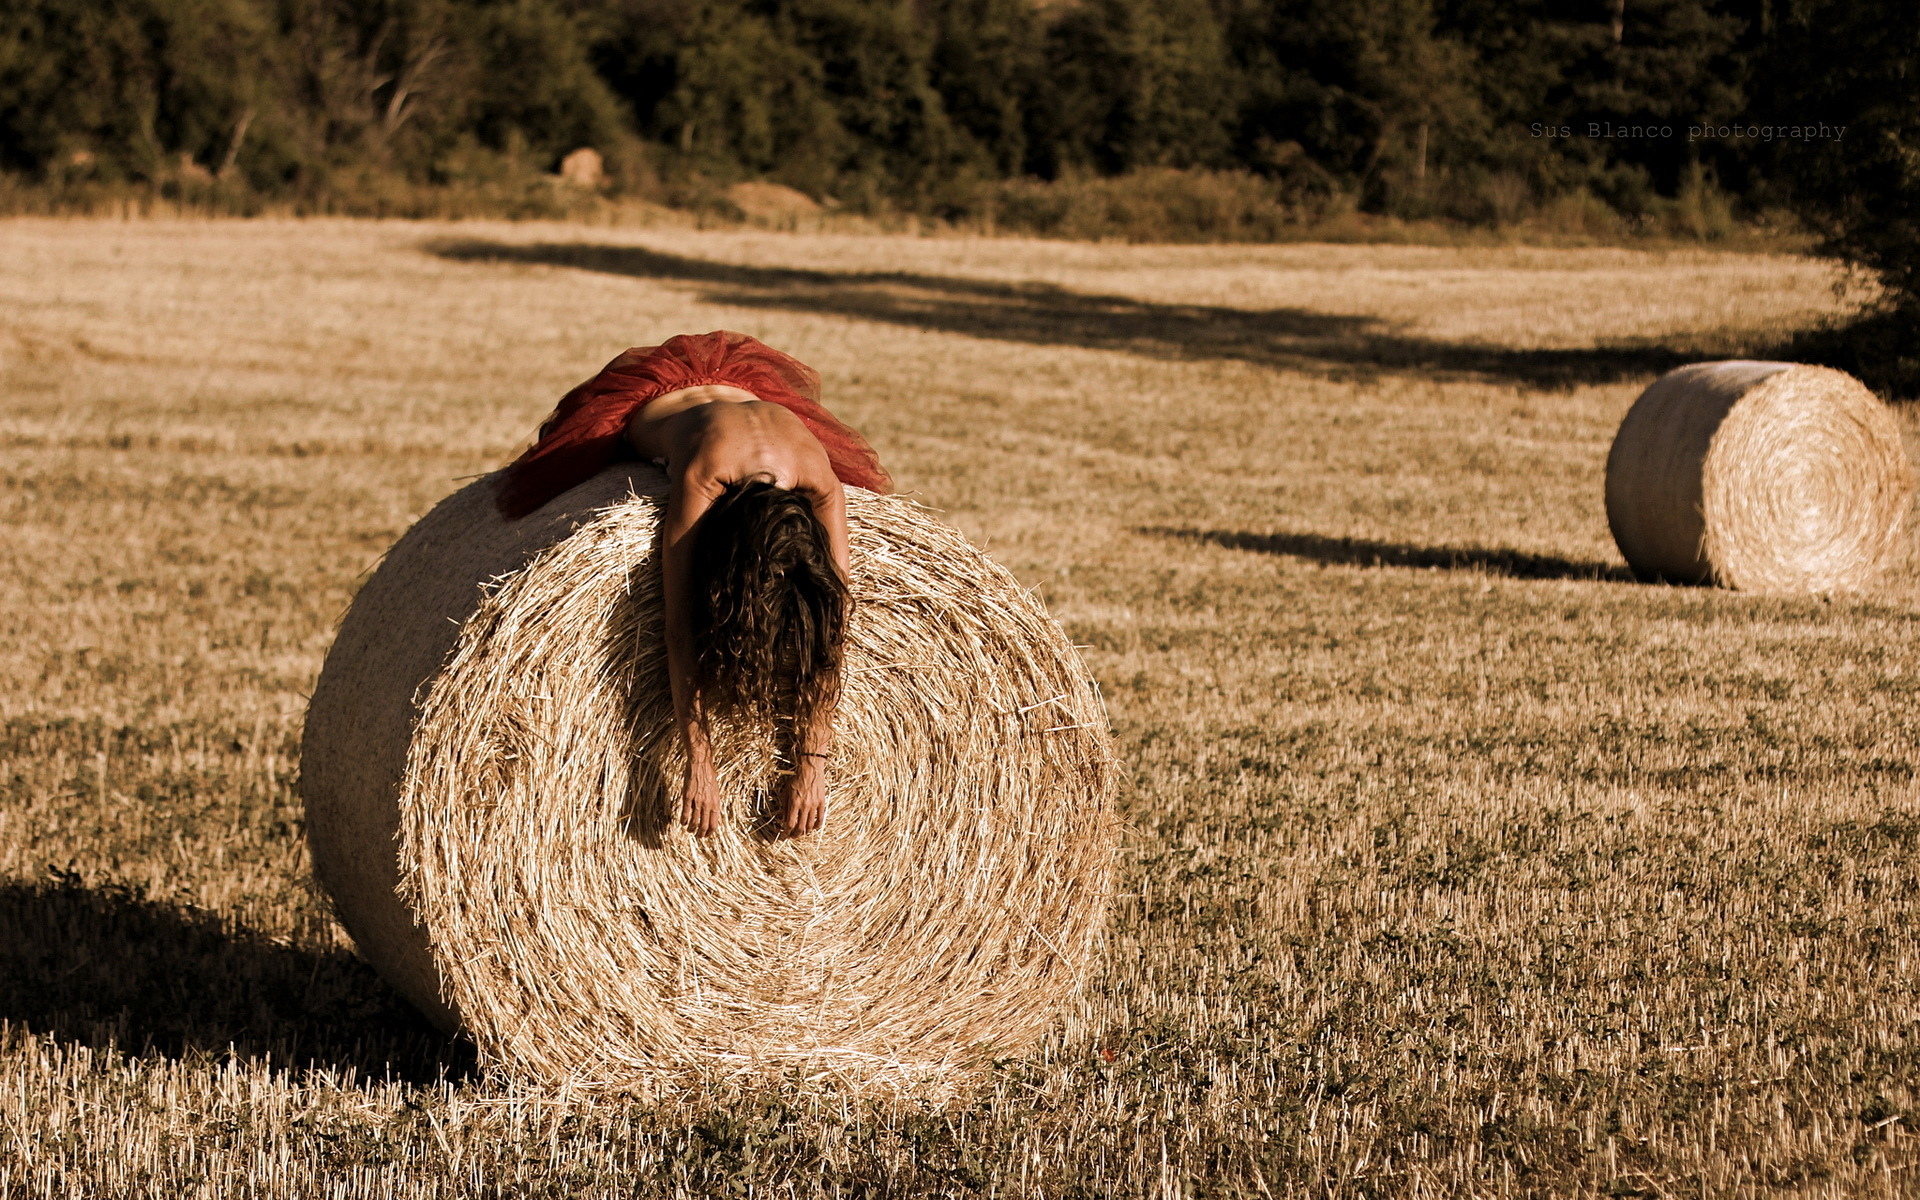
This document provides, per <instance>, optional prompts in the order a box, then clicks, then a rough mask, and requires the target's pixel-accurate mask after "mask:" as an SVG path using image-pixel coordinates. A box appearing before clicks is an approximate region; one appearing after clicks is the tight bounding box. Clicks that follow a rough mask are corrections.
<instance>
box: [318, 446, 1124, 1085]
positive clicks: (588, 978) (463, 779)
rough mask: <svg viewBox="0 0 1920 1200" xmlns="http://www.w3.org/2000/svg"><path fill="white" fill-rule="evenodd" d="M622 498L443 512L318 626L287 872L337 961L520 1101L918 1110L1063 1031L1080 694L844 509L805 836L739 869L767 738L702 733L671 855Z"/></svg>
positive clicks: (652, 600)
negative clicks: (332, 936)
mask: <svg viewBox="0 0 1920 1200" xmlns="http://www.w3.org/2000/svg"><path fill="white" fill-rule="evenodd" d="M665 490H666V478H665V476H664V475H662V474H661V473H660V472H658V471H657V470H655V469H654V468H652V467H648V466H641V465H623V466H621V467H618V468H615V469H613V470H610V471H607V472H605V473H603V474H601V475H600V476H598V477H597V478H595V479H594V480H592V481H590V482H588V483H586V484H583V485H581V486H580V487H578V488H575V489H574V490H573V491H571V492H569V493H567V494H566V495H565V496H562V497H561V498H560V499H558V500H556V501H554V502H553V503H551V504H549V505H548V506H547V507H545V508H543V509H541V510H540V511H539V512H537V513H535V514H534V515H532V516H530V517H528V518H526V519H524V520H522V521H519V522H511V523H510V522H505V521H503V520H501V518H500V517H499V516H498V515H497V514H496V513H495V511H494V499H493V497H494V492H493V479H492V478H491V477H489V478H487V479H483V480H481V481H479V482H478V483H475V484H473V485H471V486H469V487H468V488H466V489H465V490H463V491H461V492H459V493H457V494H456V495H454V496H452V497H450V498H449V499H447V500H446V501H444V502H442V503H441V504H440V505H439V506H438V507H437V508H435V509H434V510H433V512H431V513H430V514H428V515H427V516H426V517H425V518H423V519H422V520H421V521H420V522H419V524H417V525H416V526H415V527H414V528H413V529H412V530H411V531H410V532H408V533H407V535H406V536H405V537H403V538H402V539H401V540H400V542H399V543H398V544H397V545H396V546H395V547H394V548H393V550H392V551H391V552H390V553H389V554H388V556H387V558H386V560H385V561H384V563H383V564H382V565H381V567H380V569H379V570H378V571H377V572H376V573H375V574H374V576H373V577H372V578H371V579H370V580H369V581H368V582H367V584H366V586H365V587H364V588H363V589H362V591H361V592H360V594H359V596H358V597H357V598H356V600H355V601H354V605H353V608H352V610H351V611H350V612H349V613H348V615H347V617H346V619H345V621H344V622H343V623H342V625H341V629H340V633H339V636H338V638H337V639H336V641H335V644H334V647H333V650H332V651H331V653H330V654H329V655H328V658H327V664H326V668H325V670H324V671H323V673H322V675H321V678H320V682H319V685H318V687H317V688H316V689H315V692H314V696H313V702H312V706H311V709H310V712H309V715H308V720H307V731H306V743H305V748H304V753H303V764H302V791H303V794H304V796H305V799H306V803H307V810H308V829H309V837H310V840H311V843H312V848H313V857H314V871H315V874H316V876H317V877H318V879H319V880H320V882H321V883H322V884H323V885H324V886H325V887H326V889H327V890H328V892H329V893H330V894H331V896H332V897H333V900H334V903H335V907H336V910H337V912H338V914H339V916H340V918H341V921H342V923H343V924H344V925H345V926H346V928H347V930H348V932H349V933H351V934H352V935H353V938H354V940H355V943H356V944H357V946H358V948H359V949H360V952H361V953H362V954H363V956H365V957H366V958H367V959H368V960H369V961H370V962H371V963H372V964H373V965H374V966H375V967H376V968H377V969H379V970H380V971H381V972H382V974H383V975H385V976H386V978H387V979H389V980H390V981H391V982H392V983H393V984H394V986H395V987H396V988H398V989H399V990H400V991H402V992H403V993H405V994H406V995H407V996H408V997H409V998H410V999H411V1000H412V1001H413V1002H414V1003H415V1004H417V1005H418V1006H419V1007H420V1008H421V1009H422V1010H423V1011H425V1012H427V1013H428V1014H429V1015H430V1016H432V1017H433V1018H434V1019H435V1020H436V1021H437V1022H439V1023H440V1024H441V1025H442V1026H443V1027H446V1028H449V1029H451V1028H453V1027H454V1026H455V1025H456V1024H457V1025H458V1026H459V1027H462V1028H464V1029H465V1030H466V1031H468V1032H469V1033H470V1034H471V1035H472V1036H473V1038H474V1040H475V1042H476V1043H478V1045H479V1048H480V1050H481V1053H482V1056H483V1059H484V1060H486V1061H487V1062H489V1063H490V1064H492V1065H495V1066H497V1067H502V1068H505V1069H507V1070H508V1071H510V1072H512V1073H514V1074H517V1075H519V1076H521V1077H524V1078H528V1079H531V1080H534V1081H537V1082H540V1083H544V1084H547V1085H565V1086H570V1087H584V1088H587V1089H590V1090H598V1089H623V1090H633V1089H644V1088H646V1087H648V1086H650V1085H652V1084H656V1083H658V1082H660V1081H661V1080H662V1079H663V1078H671V1077H672V1076H674V1075H676V1074H697V1075H702V1076H706V1077H711V1076H712V1074H713V1073H715V1072H718V1073H720V1074H723V1075H725V1074H734V1073H738V1074H762V1073H766V1072H769V1071H791V1070H796V1069H797V1070H799V1071H800V1072H802V1073H803V1074H806V1075H809V1076H815V1075H822V1074H825V1075H831V1076H834V1077H837V1078H840V1079H842V1080H844V1081H847V1082H848V1083H850V1084H852V1085H854V1086H856V1087H878V1088H882V1089H886V1090H899V1089H905V1090H909V1091H911V1090H919V1089H925V1088H932V1089H936V1090H937V1089H943V1088H945V1087H947V1086H949V1085H950V1084H951V1083H952V1082H954V1081H955V1079H956V1078H957V1077H958V1076H957V1075H956V1072H962V1073H963V1072H964V1071H965V1070H966V1069H967V1068H968V1067H970V1066H971V1065H973V1064H976V1063H978V1062H980V1061H983V1060H984V1058H986V1057H988V1056H992V1055H999V1054H1005V1053H1009V1052H1014V1051H1018V1050H1020V1049H1022V1048H1025V1047H1027V1046H1030V1045H1031V1044H1032V1043H1033V1042H1034V1041H1035V1040H1036V1039H1038V1038H1039V1037H1040V1036H1041V1035H1042V1034H1043V1033H1044V1032H1045V1031H1046V1030H1047V1029H1048V1028H1049V1027H1050V1026H1051V1025H1052V1024H1053V1023H1054V1022H1055V1021H1056V1020H1057V1019H1059V1017H1060V1016H1061V1014H1062V1012H1063V1011H1064V1010H1065V1008H1066V1007H1067V1006H1068V1005H1069V1004H1070V1003H1071V1002H1072V1001H1073V999H1074V997H1075V993H1076V990H1077V989H1078V987H1079V985H1080V983H1081V981H1082V980H1083V978H1084V977H1085V974H1086V972H1087V970H1088V968H1089V966H1090V964H1091V961H1092V957H1093V954H1094V950H1095V947H1096V944H1097V942H1098V940H1099V937H1100V933H1101V930H1102V926H1103V923H1104V920H1105V914H1106V908H1107V903H1108V897H1109V893H1110V890H1111V859H1112V851H1113V845H1114V839H1115V831H1116V819H1115V817H1114V815H1113V808H1112V799H1113V790H1114V786H1115V779H1116V769H1115V761H1114V757H1113V751H1112V745H1111V740H1110V736H1109V734H1108V731H1107V726H1106V719H1105V716H1104V713H1103V711H1102V707H1101V703H1100V699H1099V696H1098V694H1097V692H1096V691H1095V688H1094V685H1093V682H1092V680H1091V679H1090V678H1089V677H1088V675H1087V673H1086V671H1085V669H1084V667H1083V666H1082V665H1081V663H1080V662H1079V659H1078V657H1077V656H1076V654H1075V652H1074V650H1073V648H1072V647H1071V646H1070V645H1069V644H1068V643H1067V640H1066V638H1065V637H1064V635H1063V634H1062V633H1061V631H1060V628H1059V626H1058V625H1057V624H1056V623H1055V622H1054V621H1053V620H1052V619H1051V618H1050V617H1049V616H1048V615H1047V613H1046V612H1045V610H1044V609H1043V608H1042V607H1041V606H1040V604H1039V603H1038V602H1037V601H1036V600H1035V599H1034V598H1033V597H1032V596H1031V595H1030V594H1029V593H1027V592H1026V591H1025V590H1024V589H1023V588H1021V587H1020V586H1019V585H1018V583H1016V582H1015V580H1014V579H1013V578H1012V577H1011V576H1010V575H1009V574H1008V573H1007V572H1006V571H1005V570H1004V569H1002V568H1001V567H999V566H998V565H996V564H994V563H993V562H992V561H990V560H989V559H987V558H986V556H985V555H983V554H981V553H980V552H979V551H978V550H975V549H974V548H973V547H971V546H970V545H968V544H967V543H966V541H965V540H964V539H962V538H961V537H960V536H959V534H957V533H955V532H954V531H953V530H951V529H949V528H947V527H946V526H945V525H943V524H941V523H940V522H938V521H936V520H934V519H933V518H932V517H930V516H929V515H928V514H927V513H926V512H925V511H924V510H923V509H921V508H919V507H918V506H916V505H914V504H912V503H910V502H908V501H905V500H900V499H893V498H883V497H878V496H874V495H872V494H870V493H867V492H863V491H860V490H858V489H854V488H849V489H848V496H847V500H848V519H849V524H850V527H851V539H852V555H853V580H852V587H853V593H854V596H855V609H854V612H853V615H852V620H851V624H850V628H849V630H848V640H847V646H846V659H845V666H844V669H843V684H842V695H841V700H840V707H839V717H838V721H837V723H836V738H835V746H834V757H833V763H832V769H831V773H830V775H829V779H828V808H827V817H826V825H825V827H824V829H823V830H822V831H821V832H819V833H817V834H814V835H812V836H809V837H806V838H802V839H797V840H780V839H777V838H775V837H774V836H773V834H774V832H775V830H776V828H777V824H776V819H777V814H776V813H775V812H774V811H773V807H774V797H775V796H777V794H778V784H779V780H780V778H781V777H782V774H783V770H784V766H783V764H782V762H781V761H780V757H779V755H780V753H781V749H780V743H779V740H778V739H776V738H774V737H773V736H772V735H771V733H770V731H769V730H767V729H760V728H749V727H743V726H742V725H739V724H729V723H727V722H726V721H725V720H724V719H717V720H716V723H715V726H714V741H715V752H716V765H717V767H718V771H719V777H720V781H721V785H722V789H723V792H724V794H725V797H726V800H725V803H726V808H725V811H724V812H723V815H722V825H721V829H720V832H719V833H718V834H717V835H716V836H715V837H713V838H711V839H705V840H702V839H696V838H693V837H690V836H689V835H687V834H686V833H684V832H683V831H682V830H681V829H680V828H679V827H678V825H677V822H676V820H675V818H676V817H677V815H678V809H679V799H680V788H679V784H680V779H681V770H682V764H683V761H684V760H683V757H682V751H681V748H680V746H679V739H678V736H677V734H676V732H675V730H674V726H673V720H672V715H673V713H672V703H671V698H670V695H669V689H668V684H667V668H666V657H665V645H664V639H663V635H662V612H661V604H660V596H659V586H660V585H659V571H658V568H657V565H656V562H655V558H654V551H655V526H656V522H657V520H658V517H659V514H660V509H661V504H662V501H663V499H664V495H665Z"/></svg>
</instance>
